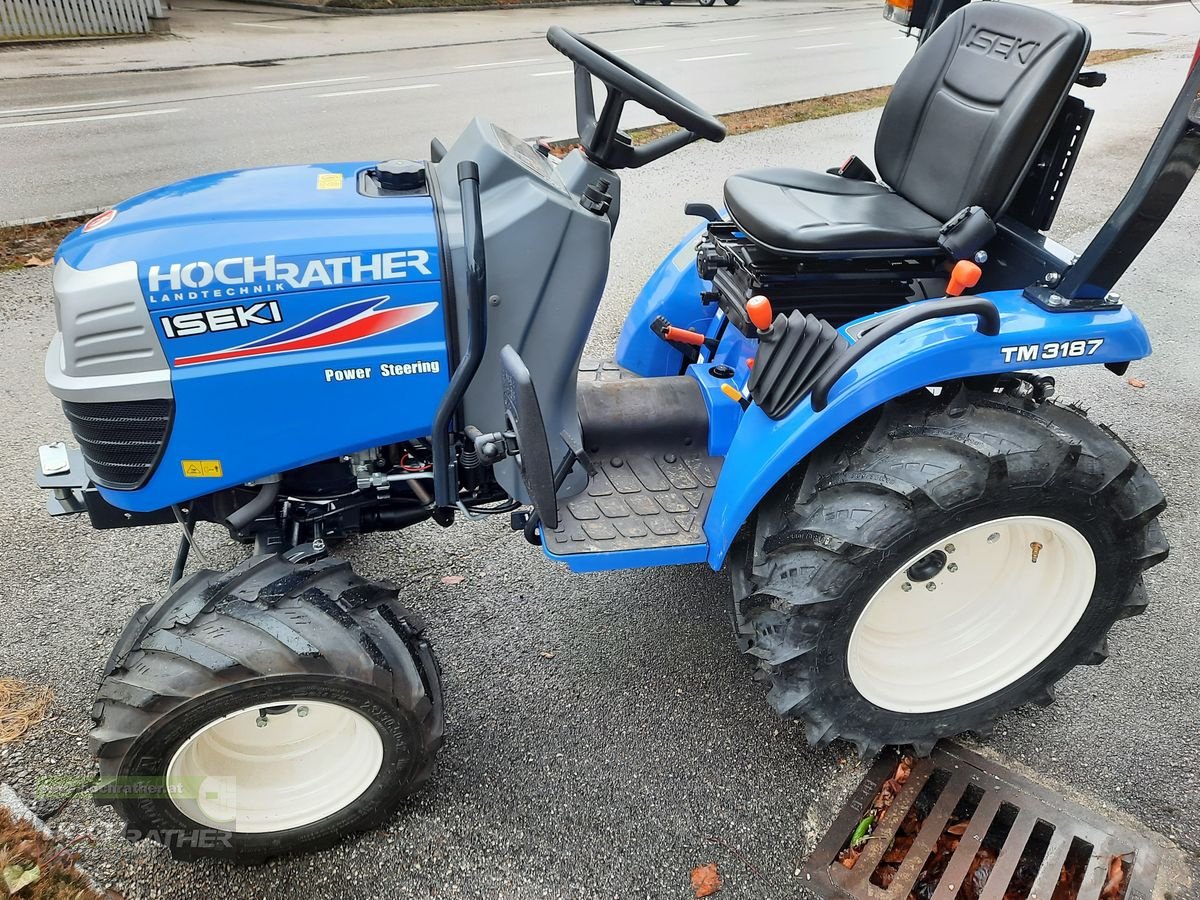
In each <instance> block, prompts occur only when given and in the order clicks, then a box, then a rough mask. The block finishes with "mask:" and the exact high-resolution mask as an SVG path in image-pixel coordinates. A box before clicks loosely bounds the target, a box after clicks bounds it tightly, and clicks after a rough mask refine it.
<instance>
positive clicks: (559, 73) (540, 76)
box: [529, 69, 574, 78]
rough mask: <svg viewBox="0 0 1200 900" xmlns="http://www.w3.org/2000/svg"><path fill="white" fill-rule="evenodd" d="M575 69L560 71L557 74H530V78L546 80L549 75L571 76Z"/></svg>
mask: <svg viewBox="0 0 1200 900" xmlns="http://www.w3.org/2000/svg"><path fill="white" fill-rule="evenodd" d="M573 71H574V69H559V70H558V71H556V72H530V73H529V77H530V78H545V77H546V76H547V75H570V74H571V73H572V72H573Z"/></svg>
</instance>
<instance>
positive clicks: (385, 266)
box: [56, 163, 439, 307]
mask: <svg viewBox="0 0 1200 900" xmlns="http://www.w3.org/2000/svg"><path fill="white" fill-rule="evenodd" d="M372 166H373V164H371V163H335V164H329V165H306V166H278V167H272V168H262V169H242V170H237V171H232V172H222V173H218V174H215V175H205V176H202V177H200V178H192V179H189V180H187V181H181V182H178V183H176V184H172V185H168V186H166V187H162V188H158V189H156V190H153V191H149V192H147V193H145V194H141V195H139V196H137V197H134V198H132V199H130V200H126V201H125V202H123V203H119V204H117V205H116V206H115V207H114V208H113V209H112V210H110V211H109V212H106V213H102V214H101V215H99V216H97V217H96V218H94V219H92V220H91V221H90V222H88V223H87V224H85V225H84V226H82V227H81V228H78V229H76V230H75V231H74V232H72V233H71V234H70V235H69V236H68V237H67V239H66V240H65V241H63V243H62V245H61V246H60V247H59V250H58V253H57V255H56V261H60V262H64V263H66V264H67V265H68V266H70V267H71V268H72V269H76V270H90V269H100V268H104V267H107V266H112V265H117V264H121V263H129V262H135V263H136V264H137V267H138V279H139V282H140V284H141V288H142V293H143V295H144V297H145V299H146V301H147V302H148V303H150V304H151V305H154V306H160V305H164V304H170V305H172V306H173V307H179V306H189V305H194V304H203V303H207V302H211V301H213V300H220V299H228V298H233V297H237V296H241V295H247V294H249V293H251V292H255V293H256V292H257V291H256V290H254V289H255V288H258V287H261V286H264V285H269V290H270V291H271V292H272V293H284V292H289V291H297V290H314V289H320V288H327V287H341V286H349V285H359V284H371V283H383V282H394V281H400V280H403V281H424V280H436V279H437V278H438V277H439V275H438V271H437V265H436V259H437V229H436V223H435V219H434V213H433V202H432V199H431V197H430V196H429V193H428V191H427V190H426V189H425V187H424V186H422V187H420V188H418V189H416V190H412V191H405V192H390V191H388V192H384V191H380V190H379V189H378V187H377V186H376V183H375V181H374V179H372V178H370V177H368V176H367V175H366V173H367V172H368V171H369V170H370V169H371V168H372Z"/></svg>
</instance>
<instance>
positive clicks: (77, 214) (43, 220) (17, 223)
mask: <svg viewBox="0 0 1200 900" xmlns="http://www.w3.org/2000/svg"><path fill="white" fill-rule="evenodd" d="M113 205H114V204H112V203H110V204H108V205H107V206H95V207H92V208H90V209H77V210H75V211H74V212H65V213H57V214H55V215H53V216H34V217H33V218H31V219H13V220H12V221H10V222H0V228H20V227H21V226H22V225H45V224H47V223H49V222H60V221H62V220H63V219H79V218H82V217H83V216H94V215H96V214H97V213H102V212H104V211H105V210H106V209H112V207H113Z"/></svg>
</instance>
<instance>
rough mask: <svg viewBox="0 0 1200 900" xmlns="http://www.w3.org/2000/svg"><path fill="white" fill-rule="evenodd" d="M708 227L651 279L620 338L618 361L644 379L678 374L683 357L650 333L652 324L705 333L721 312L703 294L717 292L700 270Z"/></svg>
mask: <svg viewBox="0 0 1200 900" xmlns="http://www.w3.org/2000/svg"><path fill="white" fill-rule="evenodd" d="M707 227H708V223H707V222H702V223H701V224H699V225H697V226H696V227H695V228H693V229H692V230H691V231H689V232H688V234H687V236H686V237H684V239H683V240H682V241H680V242H679V243H678V244H677V245H676V247H675V249H674V250H672V251H671V252H670V253H669V254H668V255H667V258H666V259H665V260H663V261H662V263H661V264H660V265H659V267H658V268H657V269H656V270H655V272H654V274H653V275H651V276H650V279H649V281H647V282H646V284H645V286H644V287H643V288H642V290H641V292H640V293H639V294H638V296H637V299H636V300H634V301H633V307H632V309H630V310H629V315H628V316H626V317H625V324H624V325H623V326H622V328H621V336H620V337H619V338H618V339H617V356H616V359H617V363H618V365H620V366H622V367H623V368H626V369H628V370H629V371H631V372H635V373H637V374H638V375H642V376H644V377H651V376H654V375H678V374H679V373H680V372H681V371H682V369H683V355H682V354H681V353H680V352H679V351H678V350H676V349H675V348H674V347H672V346H671V345H670V344H668V343H667V342H666V341H663V340H662V339H661V338H659V337H658V336H657V335H655V334H654V332H652V331H651V330H650V323H651V322H653V321H654V320H655V318H656V317H658V316H663V317H665V318H666V319H667V321H669V322H670V323H671V324H672V325H676V326H678V327H680V328H689V329H691V330H693V331H700V332H704V331H706V330H707V328H708V323H709V322H710V321H711V320H712V318H713V315H714V313H715V312H716V306H715V304H714V305H711V306H707V307H706V306H705V305H704V303H703V302H702V301H701V299H700V295H701V294H702V293H704V292H705V291H710V290H712V282H711V281H702V280H701V278H700V275H699V274H698V273H697V272H696V241H697V240H699V238H700V235H701V234H703V233H704V230H705V229H706V228H707Z"/></svg>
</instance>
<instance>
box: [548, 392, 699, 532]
mask: <svg viewBox="0 0 1200 900" xmlns="http://www.w3.org/2000/svg"><path fill="white" fill-rule="evenodd" d="M579 415H580V420H581V422H582V424H583V437H584V446H585V448H586V450H587V452H588V456H589V458H590V461H591V463H592V465H593V467H594V471H593V472H592V473H591V476H590V479H589V481H588V486H587V488H586V489H585V490H583V491H581V492H580V493H578V494H575V495H574V496H571V497H564V498H560V499H559V501H558V517H559V526H558V528H556V529H554V530H553V531H550V530H547V531H545V532H544V534H543V536H542V537H543V540H544V541H545V544H546V548H547V549H548V550H549V551H550V552H551V553H553V554H555V555H569V554H580V553H604V552H610V551H624V550H637V549H652V548H664V547H681V546H687V545H703V544H704V543H705V537H704V529H703V524H704V516H705V514H706V513H707V512H708V504H709V501H710V500H711V499H712V494H713V490H714V489H715V488H716V485H717V476H718V474H720V471H721V462H722V460H721V458H720V457H713V456H709V455H708V454H707V452H706V451H707V446H708V440H707V437H708V413H707V410H706V408H705V405H704V400H703V398H702V397H701V395H700V390H699V388H698V386H697V385H696V383H695V381H694V380H693V379H691V378H688V377H678V378H650V379H638V378H633V379H622V380H619V381H599V382H593V383H591V384H585V383H583V382H582V379H581V384H580V393H579Z"/></svg>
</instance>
